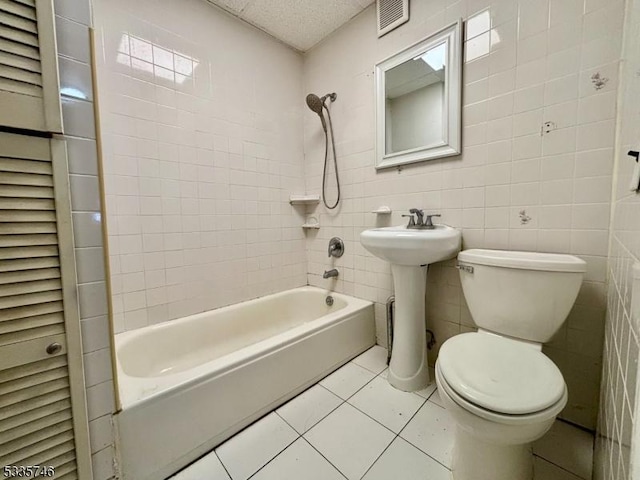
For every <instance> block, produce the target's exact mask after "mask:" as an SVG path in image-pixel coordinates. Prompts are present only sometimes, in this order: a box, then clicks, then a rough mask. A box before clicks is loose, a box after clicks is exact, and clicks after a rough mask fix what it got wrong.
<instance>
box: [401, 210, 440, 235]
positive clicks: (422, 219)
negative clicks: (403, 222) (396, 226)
mask: <svg viewBox="0 0 640 480" xmlns="http://www.w3.org/2000/svg"><path fill="white" fill-rule="evenodd" d="M409 213H410V215H402V216H403V217H409V223H408V225H407V228H411V229H416V230H432V229H434V228H436V226H435V225H434V224H433V221H432V218H433V217H440V214H435V213H432V214H429V215H425V214H424V211H423V210H420V209H418V208H412V209H411V210H409ZM414 214H415V215H416V216H417V217H418V220H417V221H416V220H415V219H414V218H413V215H414Z"/></svg>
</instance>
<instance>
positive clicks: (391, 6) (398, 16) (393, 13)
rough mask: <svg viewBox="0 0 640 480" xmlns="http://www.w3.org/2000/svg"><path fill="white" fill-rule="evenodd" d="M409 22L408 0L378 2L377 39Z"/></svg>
mask: <svg viewBox="0 0 640 480" xmlns="http://www.w3.org/2000/svg"><path fill="white" fill-rule="evenodd" d="M408 21H409V0H378V37H381V36H383V35H385V34H387V33H389V32H390V31H391V30H393V29H395V28H396V27H399V26H400V25H402V24H403V23H405V22H408Z"/></svg>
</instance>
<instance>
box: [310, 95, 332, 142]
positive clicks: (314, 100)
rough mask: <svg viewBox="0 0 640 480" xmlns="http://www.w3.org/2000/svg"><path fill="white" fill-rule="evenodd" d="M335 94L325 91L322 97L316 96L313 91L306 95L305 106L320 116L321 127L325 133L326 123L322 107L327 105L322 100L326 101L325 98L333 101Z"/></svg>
mask: <svg viewBox="0 0 640 480" xmlns="http://www.w3.org/2000/svg"><path fill="white" fill-rule="evenodd" d="M336 96H337V95H336V94H335V93H327V94H326V95H324V96H323V97H318V96H317V95H316V94H314V93H310V94H309V95H307V106H308V107H309V108H310V109H311V111H312V112H315V113H317V114H318V115H319V116H320V121H321V122H322V128H323V129H324V131H325V133H326V131H327V123H326V122H325V120H324V115H323V114H322V109H323V108H327V107H326V106H325V104H324V102H326V100H327V98H329V99H331V101H332V102H335V100H336Z"/></svg>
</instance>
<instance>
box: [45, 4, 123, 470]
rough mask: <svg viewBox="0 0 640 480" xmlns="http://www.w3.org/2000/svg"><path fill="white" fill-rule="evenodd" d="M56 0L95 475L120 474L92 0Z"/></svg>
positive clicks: (63, 106) (61, 81)
mask: <svg viewBox="0 0 640 480" xmlns="http://www.w3.org/2000/svg"><path fill="white" fill-rule="evenodd" d="M54 6H55V12H56V34H57V41H58V54H59V55H58V64H59V69H60V93H61V97H62V115H63V121H64V132H65V135H64V139H65V140H66V142H67V152H68V164H69V174H70V175H69V181H70V187H71V192H70V193H71V210H72V217H73V234H74V244H75V254H76V265H77V282H78V300H79V305H80V317H81V331H82V346H83V353H84V370H85V386H86V389H87V408H88V415H89V418H88V420H89V432H90V443H91V453H92V463H93V478H94V480H107V479H111V478H114V470H113V442H114V440H113V432H112V428H111V414H112V413H113V411H114V410H115V405H114V391H113V378H112V377H113V375H112V371H111V358H110V355H111V353H110V345H111V334H110V332H109V320H108V316H107V296H106V283H105V271H104V266H105V263H104V253H103V245H102V223H101V222H102V215H101V208H102V206H101V202H100V190H99V182H98V160H97V150H96V141H95V137H96V135H95V123H94V111H93V88H92V85H91V66H90V65H91V60H90V55H89V26H90V25H91V18H90V11H91V10H90V9H91V5H90V2H89V1H88V0H56V1H55V3H54Z"/></svg>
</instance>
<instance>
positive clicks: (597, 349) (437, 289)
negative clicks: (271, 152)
mask: <svg viewBox="0 0 640 480" xmlns="http://www.w3.org/2000/svg"><path fill="white" fill-rule="evenodd" d="M623 13H624V2H623V1H621V0H614V1H602V0H536V1H520V2H517V1H514V0H503V1H493V2H491V1H489V0H467V1H457V2H455V1H445V0H441V1H413V2H411V20H410V22H409V23H407V24H406V25H404V26H403V27H401V28H399V29H397V30H395V31H393V32H391V33H389V34H388V35H386V36H384V37H382V38H380V39H378V38H377V35H376V31H375V24H376V23H375V8H373V7H372V8H370V9H368V10H366V11H365V12H363V13H362V14H361V15H359V16H358V17H356V18H355V19H354V20H352V21H351V22H350V23H349V24H347V25H346V26H345V27H343V28H342V29H340V30H339V31H338V32H336V33H335V34H333V35H331V36H330V37H329V38H327V39H326V40H324V41H323V42H322V43H321V44H320V45H318V46H316V47H314V48H313V49H312V50H311V51H310V52H308V53H307V54H306V55H305V64H304V78H305V80H304V81H305V92H307V91H309V92H314V93H317V94H319V95H322V94H325V93H326V92H330V91H336V92H338V100H337V101H336V102H335V103H334V104H333V105H332V107H331V111H332V114H333V119H334V129H335V132H336V141H337V153H338V163H339V168H340V178H341V180H342V195H343V201H342V204H341V207H340V208H339V209H338V210H337V211H335V212H329V211H327V210H325V209H324V208H323V207H322V206H320V207H318V209H317V210H316V211H315V212H314V215H315V216H317V217H319V220H320V224H321V229H320V230H319V231H318V232H317V233H311V234H310V235H309V236H308V251H309V253H308V258H309V282H310V283H311V284H312V285H317V286H321V287H331V288H336V289H337V290H338V291H341V292H345V293H348V294H352V295H355V296H356V297H361V298H365V299H368V300H372V301H375V302H376V321H377V327H378V328H377V330H378V333H379V342H380V343H381V344H383V345H384V344H386V334H385V303H386V301H387V298H388V297H389V296H390V295H391V294H392V293H393V284H392V276H391V271H390V268H389V265H388V264H387V263H385V262H384V261H382V260H379V259H377V258H375V257H373V256H372V255H370V254H368V253H367V252H366V251H365V250H364V248H363V247H362V246H361V245H360V243H359V239H358V236H359V233H360V232H361V231H362V230H364V229H367V228H371V227H373V226H376V225H377V226H387V225H400V224H403V223H406V219H404V218H401V217H400V215H401V214H405V213H408V210H409V209H410V208H412V207H417V208H423V209H425V212H426V213H440V214H442V218H440V219H439V221H441V222H443V223H446V224H449V225H452V226H455V227H459V228H461V229H462V236H463V248H497V249H511V250H532V251H541V252H561V253H571V254H576V255H579V256H580V257H581V258H584V259H585V260H586V261H587V263H588V272H587V275H586V278H585V282H584V284H583V287H582V290H581V292H580V294H579V297H578V300H577V302H576V305H575V307H574V309H573V311H572V312H571V314H570V316H569V318H568V321H567V322H566V323H565V325H564V326H563V327H562V329H561V330H560V332H559V333H558V334H557V335H556V336H555V338H554V339H553V340H552V342H551V343H549V344H548V345H547V346H546V347H545V353H547V355H549V356H550V357H551V358H552V359H553V360H554V361H555V362H556V364H557V365H558V366H559V367H560V369H561V371H562V373H563V375H564V378H565V380H566V382H567V385H568V388H569V403H568V405H567V408H566V409H565V410H564V412H563V413H562V417H563V418H566V419H568V420H570V421H572V422H575V423H577V424H579V425H582V426H585V427H587V428H590V429H594V428H595V425H596V416H597V406H598V393H599V384H600V372H601V369H602V368H601V355H602V339H603V329H604V312H605V306H606V300H605V299H606V289H605V279H606V264H607V249H608V237H609V219H610V197H611V184H612V177H611V175H612V166H613V147H614V131H615V116H616V95H617V91H616V89H617V84H618V65H619V57H620V45H621V37H622V35H621V33H622V23H623ZM459 18H463V19H464V20H465V42H464V49H465V60H464V69H463V90H462V100H463V113H462V121H463V131H462V138H463V153H462V155H461V156H459V157H453V158H449V159H441V160H435V161H429V162H424V163H419V164H415V165H408V166H405V167H403V168H402V169H397V168H391V169H386V170H381V171H376V170H375V169H374V164H375V152H374V138H375V118H374V117H375V114H374V102H373V98H374V76H373V66H374V65H375V64H376V63H377V62H379V61H381V60H383V59H385V58H386V57H388V56H390V55H392V54H394V53H395V52H397V51H399V50H401V49H403V48H405V47H407V46H408V45H411V44H413V43H415V42H417V41H419V40H421V39H422V38H424V37H425V36H427V35H428V34H430V33H432V32H435V31H437V30H439V29H441V28H443V27H445V26H447V25H449V24H451V23H452V22H455V21H456V20H457V19H459ZM547 122H548V124H547ZM545 124H546V126H545ZM547 130H549V131H548V132H547ZM323 151H324V144H323V137H322V130H321V128H320V124H319V121H318V118H317V116H315V115H314V114H312V113H311V112H309V113H306V114H305V179H306V185H307V191H308V192H310V193H312V192H318V191H319V189H320V185H321V176H322V160H323ZM381 205H388V206H389V207H391V209H392V210H393V214H392V215H391V217H390V218H389V216H377V215H376V214H373V213H371V212H372V211H373V210H376V209H377V208H378V207H379V206H381ZM335 235H337V236H340V237H342V238H343V239H344V240H345V244H346V253H345V255H344V256H343V257H342V258H340V259H337V260H335V261H334V260H333V259H332V261H331V262H330V261H328V260H327V255H326V245H327V241H328V239H329V238H330V237H332V236H335ZM334 266H335V267H336V268H337V269H338V270H339V271H340V277H339V278H338V280H337V281H334V282H332V281H328V280H324V279H323V278H322V272H323V271H324V270H325V269H327V268H332V267H334ZM454 266H455V262H454V261H450V262H444V263H440V264H436V265H432V266H430V267H429V272H428V285H427V299H426V301H427V328H428V329H430V330H432V331H433V332H434V334H435V337H436V340H437V344H436V346H435V348H434V349H433V350H432V351H431V352H430V363H432V364H433V362H435V358H436V355H437V352H438V348H439V346H440V345H442V343H443V342H444V341H445V340H446V339H447V338H449V337H451V336H453V335H456V334H458V333H461V332H465V331H470V330H472V329H473V328H474V326H473V322H472V319H471V316H470V314H469V310H468V308H467V306H466V303H465V300H464V297H463V295H462V291H461V288H460V282H459V277H458V272H457V270H456V269H455V268H454Z"/></svg>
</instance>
